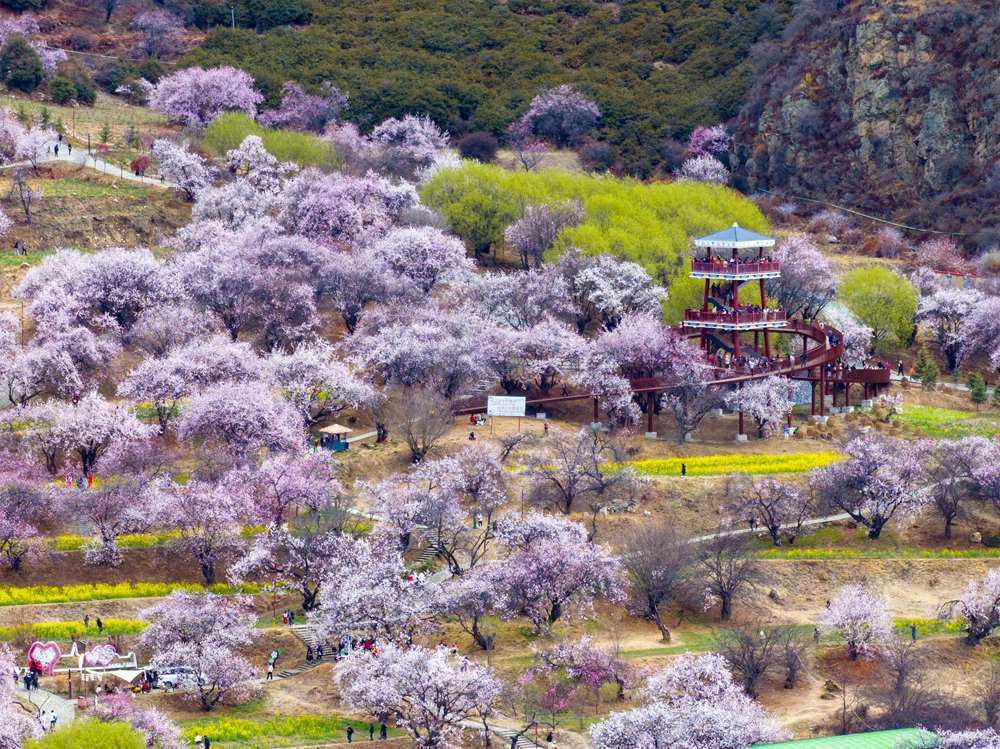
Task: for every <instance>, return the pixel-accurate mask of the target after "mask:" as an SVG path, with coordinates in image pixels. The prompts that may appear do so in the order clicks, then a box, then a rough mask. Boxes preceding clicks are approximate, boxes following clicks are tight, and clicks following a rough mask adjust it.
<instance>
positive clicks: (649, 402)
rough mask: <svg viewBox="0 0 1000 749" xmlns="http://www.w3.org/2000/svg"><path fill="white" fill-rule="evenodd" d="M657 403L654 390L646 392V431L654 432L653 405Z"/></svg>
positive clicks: (648, 432)
mask: <svg viewBox="0 0 1000 749" xmlns="http://www.w3.org/2000/svg"><path fill="white" fill-rule="evenodd" d="M655 403H656V395H655V394H653V393H652V392H649V393H646V432H647V434H653V407H654V404H655Z"/></svg>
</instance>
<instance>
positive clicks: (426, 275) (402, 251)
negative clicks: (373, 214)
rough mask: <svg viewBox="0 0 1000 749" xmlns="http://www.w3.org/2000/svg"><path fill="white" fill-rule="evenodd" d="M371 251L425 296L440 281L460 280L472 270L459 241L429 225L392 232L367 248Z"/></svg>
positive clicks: (462, 245)
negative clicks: (410, 281)
mask: <svg viewBox="0 0 1000 749" xmlns="http://www.w3.org/2000/svg"><path fill="white" fill-rule="evenodd" d="M371 252H372V253H374V254H375V255H376V256H377V257H379V258H381V259H382V260H384V261H385V263H386V265H388V267H389V268H390V269H391V270H392V272H393V273H396V274H398V275H400V276H404V277H408V278H409V279H410V280H412V282H413V284H414V285H415V286H416V287H417V288H418V289H419V290H420V291H421V292H422V293H423V294H425V295H426V294H429V293H430V291H431V289H433V288H434V286H435V285H436V284H438V283H439V282H440V281H444V280H447V279H449V278H461V277H462V276H463V275H467V274H470V273H472V270H473V263H472V261H471V260H470V259H469V258H468V257H466V252H465V245H464V244H462V240H460V239H458V238H457V237H452V236H449V235H448V234H445V233H444V232H443V231H441V230H440V229H435V228H434V227H432V226H420V227H404V228H399V229H393V230H392V231H390V232H389V233H388V234H386V235H385V236H384V237H382V239H380V240H378V241H377V242H375V243H374V244H373V245H372V246H371Z"/></svg>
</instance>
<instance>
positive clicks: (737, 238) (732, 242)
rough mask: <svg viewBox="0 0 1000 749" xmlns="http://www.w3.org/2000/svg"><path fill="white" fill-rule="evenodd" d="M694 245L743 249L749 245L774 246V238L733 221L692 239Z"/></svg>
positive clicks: (749, 246)
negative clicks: (729, 224)
mask: <svg viewBox="0 0 1000 749" xmlns="http://www.w3.org/2000/svg"><path fill="white" fill-rule="evenodd" d="M694 246H695V247H707V248H714V249H732V250H743V249H749V248H751V247H774V238H773V237H765V236H764V235H763V234H758V233H757V232H755V231H750V230H749V229H744V228H743V227H742V226H740V225H739V224H737V223H735V222H734V223H733V225H732V226H730V227H729V228H728V229H723V230H722V231H717V232H715V234H709V235H707V236H704V237H698V238H697V239H696V240H694Z"/></svg>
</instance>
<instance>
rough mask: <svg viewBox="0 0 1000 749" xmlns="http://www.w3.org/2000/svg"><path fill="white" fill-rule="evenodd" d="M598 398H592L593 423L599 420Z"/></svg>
mask: <svg viewBox="0 0 1000 749" xmlns="http://www.w3.org/2000/svg"><path fill="white" fill-rule="evenodd" d="M598 402H599V401H598V399H597V398H594V423H595V424H596V423H597V422H598V421H600V414H599V413H598Z"/></svg>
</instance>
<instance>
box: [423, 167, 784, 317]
mask: <svg viewBox="0 0 1000 749" xmlns="http://www.w3.org/2000/svg"><path fill="white" fill-rule="evenodd" d="M421 196H422V198H423V200H424V202H425V203H427V204H428V205H430V206H431V207H432V208H435V209H437V210H438V211H440V212H441V213H442V215H443V216H444V217H445V218H446V219H447V221H448V224H449V226H450V228H451V230H452V231H453V232H454V233H456V234H458V235H459V236H460V237H462V238H463V239H464V240H465V241H466V242H467V243H468V244H469V245H470V247H472V249H473V250H474V251H476V252H477V253H482V252H486V251H487V250H488V249H489V248H490V247H491V246H493V245H498V244H499V243H500V242H502V241H503V230H504V228H505V227H506V226H507V225H508V224H510V223H511V222H512V221H514V220H516V219H517V218H518V217H519V216H520V215H521V212H522V211H523V210H524V208H525V207H526V206H528V205H538V204H539V203H547V202H553V201H564V200H569V199H575V200H579V201H580V203H581V204H582V205H583V208H584V221H583V223H582V224H580V225H578V226H572V227H568V228H566V229H563V231H562V232H561V233H560V235H559V237H558V238H557V240H556V247H555V250H554V254H558V253H559V252H561V251H562V250H563V249H564V248H566V247H568V246H573V247H579V248H580V249H581V250H583V251H584V252H586V253H588V254H598V253H602V252H607V253H609V254H612V255H616V256H618V257H623V258H627V259H629V260H632V261H634V262H636V263H639V264H640V265H642V266H643V267H644V268H645V269H646V271H647V272H648V273H649V274H650V275H651V276H652V277H653V278H654V279H655V280H656V281H657V282H658V283H660V284H664V285H667V286H669V291H670V297H669V301H668V302H667V318H668V321H670V322H675V321H676V320H678V319H680V316H681V314H682V312H683V310H684V309H686V308H687V307H690V306H693V305H695V304H696V302H698V301H699V299H700V297H699V293H700V292H699V288H700V286H699V283H702V282H699V281H698V280H697V279H691V278H688V269H689V268H690V265H689V260H688V258H687V252H688V249H689V248H690V246H691V238H692V237H695V236H699V235H702V234H708V233H710V232H713V231H718V230H719V229H721V228H724V227H726V226H729V225H731V224H732V223H733V222H734V221H736V222H738V223H739V224H740V225H741V226H744V227H746V228H748V229H752V230H754V231H759V232H766V231H768V229H769V227H768V223H767V221H766V219H765V218H764V216H763V215H762V214H761V212H760V211H759V210H758V209H757V207H756V206H755V205H754V204H753V203H751V202H750V201H749V200H747V199H746V198H744V197H743V196H741V195H740V194H739V193H736V192H734V191H733V190H730V189H728V188H725V187H721V186H719V185H707V184H701V183H698V182H691V181H688V180H685V181H680V182H671V183H665V182H660V183H654V184H643V183H641V182H637V181H635V180H630V179H616V178H614V177H609V176H596V175H584V174H577V173H570V172H563V171H555V170H547V171H541V172H511V171H507V170H505V169H501V168H500V167H496V166H490V165H487V164H473V163H470V162H466V163H463V166H462V168H461V169H457V170H442V171H440V172H438V173H437V174H436V175H435V176H434V177H432V178H431V180H430V181H429V182H428V183H427V184H426V185H425V186H424V188H423V189H422V191H421Z"/></svg>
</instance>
